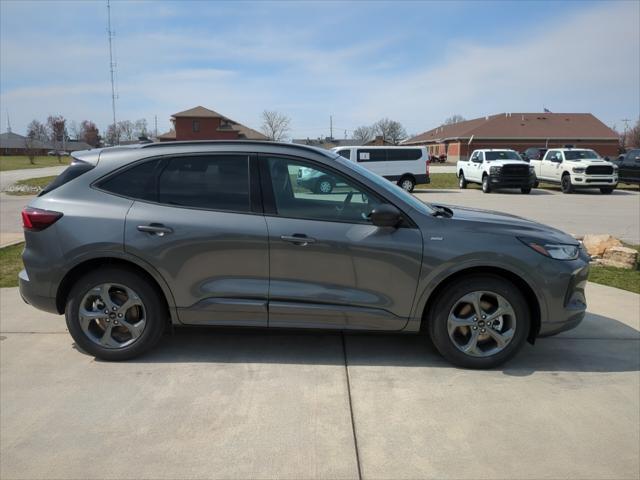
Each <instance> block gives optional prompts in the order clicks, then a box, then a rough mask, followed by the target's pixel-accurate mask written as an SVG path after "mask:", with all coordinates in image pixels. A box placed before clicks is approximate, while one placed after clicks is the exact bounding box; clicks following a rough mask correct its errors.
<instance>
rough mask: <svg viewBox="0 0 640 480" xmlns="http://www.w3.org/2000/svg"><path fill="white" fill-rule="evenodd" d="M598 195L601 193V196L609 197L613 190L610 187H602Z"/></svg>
mask: <svg viewBox="0 0 640 480" xmlns="http://www.w3.org/2000/svg"><path fill="white" fill-rule="evenodd" d="M600 193H602V194H603V195H609V194H611V193H613V188H611V187H602V188H601V189H600Z"/></svg>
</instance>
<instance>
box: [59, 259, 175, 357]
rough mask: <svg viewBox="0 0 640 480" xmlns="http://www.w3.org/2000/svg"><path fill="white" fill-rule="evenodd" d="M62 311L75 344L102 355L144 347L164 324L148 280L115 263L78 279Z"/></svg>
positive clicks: (154, 340) (135, 352)
mask: <svg viewBox="0 0 640 480" xmlns="http://www.w3.org/2000/svg"><path fill="white" fill-rule="evenodd" d="M65 316H66V321H67V328H68V329H69V333H70V334H71V336H72V337H73V339H74V340H75V342H76V344H77V345H78V346H79V347H80V348H81V349H82V350H84V351H85V352H88V353H90V354H91V355H94V356H95V357H97V358H100V359H102V360H127V359H130V358H133V357H136V356H138V355H140V354H142V353H144V352H146V351H147V350H149V349H151V348H152V347H154V346H155V345H156V343H158V341H159V340H160V337H161V336H162V333H163V332H164V329H165V327H166V325H167V311H166V306H165V304H164V301H163V300H162V298H161V297H160V295H159V293H158V292H157V291H156V289H155V288H154V287H153V286H152V285H150V284H149V282H148V280H146V279H145V278H144V277H143V276H141V275H139V274H138V273H136V272H134V271H131V270H127V269H120V268H115V267H104V268H101V269H99V270H97V271H94V272H90V273H88V274H86V275H84V276H83V277H81V278H80V279H78V281H77V282H76V283H75V285H74V286H73V288H72V289H71V292H70V293H69V297H68V299H67V305H66V309H65Z"/></svg>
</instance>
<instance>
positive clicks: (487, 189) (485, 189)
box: [482, 175, 491, 193]
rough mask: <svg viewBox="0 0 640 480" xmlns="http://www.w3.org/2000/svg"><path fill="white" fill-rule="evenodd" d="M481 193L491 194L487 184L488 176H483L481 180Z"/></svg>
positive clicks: (488, 183)
mask: <svg viewBox="0 0 640 480" xmlns="http://www.w3.org/2000/svg"><path fill="white" fill-rule="evenodd" d="M482 191H483V192H484V193H491V183H490V182H489V175H485V176H484V177H483V178H482Z"/></svg>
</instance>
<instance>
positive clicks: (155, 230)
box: [138, 223, 173, 237]
mask: <svg viewBox="0 0 640 480" xmlns="http://www.w3.org/2000/svg"><path fill="white" fill-rule="evenodd" d="M138 231H140V232H145V233H151V234H153V235H157V236H158V237H164V236H165V235H167V234H168V233H173V229H172V228H169V227H165V226H164V225H162V224H161V223H152V224H150V225H138Z"/></svg>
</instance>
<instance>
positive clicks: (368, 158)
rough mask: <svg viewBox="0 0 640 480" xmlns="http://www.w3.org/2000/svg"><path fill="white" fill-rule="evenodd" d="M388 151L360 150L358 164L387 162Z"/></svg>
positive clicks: (377, 149)
mask: <svg viewBox="0 0 640 480" xmlns="http://www.w3.org/2000/svg"><path fill="white" fill-rule="evenodd" d="M386 161H387V151H386V150H384V149H382V148H371V149H366V150H358V162H386Z"/></svg>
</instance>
